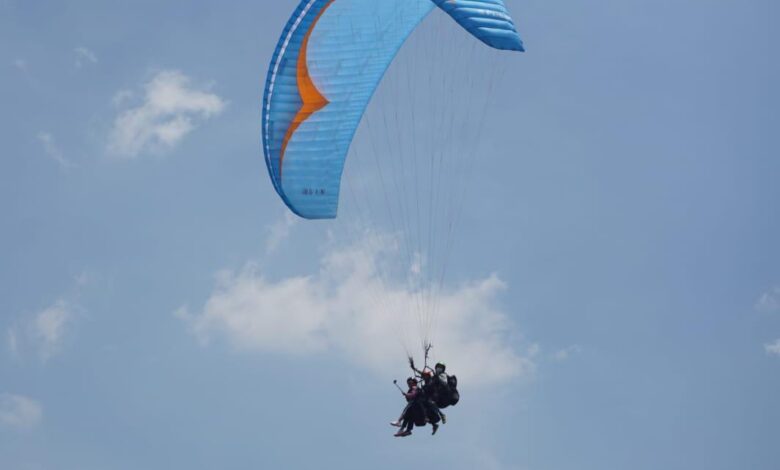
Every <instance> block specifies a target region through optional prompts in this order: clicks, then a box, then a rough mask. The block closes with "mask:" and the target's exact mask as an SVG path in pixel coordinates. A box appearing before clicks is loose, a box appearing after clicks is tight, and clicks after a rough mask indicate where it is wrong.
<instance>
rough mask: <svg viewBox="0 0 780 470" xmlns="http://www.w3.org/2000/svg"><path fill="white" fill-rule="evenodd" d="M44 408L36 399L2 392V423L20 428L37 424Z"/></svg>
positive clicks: (0, 407) (0, 421) (27, 427)
mask: <svg viewBox="0 0 780 470" xmlns="http://www.w3.org/2000/svg"><path fill="white" fill-rule="evenodd" d="M42 418H43V408H42V407H41V405H40V404H39V403H38V402H36V401H35V400H33V399H31V398H28V397H24V396H21V395H11V394H9V393H3V394H0V425H2V426H6V427H9V428H15V429H20V430H25V429H31V428H34V427H35V426H37V425H38V424H39V423H40V422H41V419H42Z"/></svg>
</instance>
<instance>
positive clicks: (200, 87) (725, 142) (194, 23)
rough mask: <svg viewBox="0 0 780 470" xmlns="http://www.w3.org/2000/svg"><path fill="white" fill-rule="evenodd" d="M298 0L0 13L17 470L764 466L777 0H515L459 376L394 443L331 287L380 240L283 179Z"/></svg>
mask: <svg viewBox="0 0 780 470" xmlns="http://www.w3.org/2000/svg"><path fill="white" fill-rule="evenodd" d="M296 3H297V2H294V1H292V0H291V1H281V0H278V1H274V2H253V4H252V5H250V4H248V2H222V3H220V4H217V3H216V2H214V3H207V2H179V1H169V2H163V3H162V4H161V3H160V2H150V1H137V2H114V1H108V0H104V1H73V2H67V3H66V2H43V1H42V2H29V1H25V2H22V1H14V0H0V13H1V14H0V70H2V73H0V103H2V107H1V108H0V129H2V134H0V135H2V136H3V139H2V141H3V151H2V157H1V158H0V214H1V215H2V230H0V467H2V468H4V469H5V468H9V469H14V470H16V469H24V470H26V469H42V470H45V469H71V468H72V469H138V468H145V469H157V468H160V469H163V468H164V469H170V468H177V469H178V468H186V469H201V468H202V469H213V468H231V469H232V468H236V469H241V468H344V469H351V468H356V469H364V468H377V469H383V468H395V467H397V466H403V465H415V464H420V463H422V462H424V461H425V460H424V459H430V458H431V457H432V456H434V457H435V459H434V461H435V462H436V463H435V464H434V465H437V467H436V468H451V469H461V468H463V469H470V468H475V467H477V466H480V467H483V468H489V469H493V468H495V469H513V470H514V469H528V470H536V469H540V470H541V469H549V470H558V469H600V470H601V469H605V468H606V469H625V468H632V469H657V468H665V469H691V468H707V469H734V468H751V469H772V468H777V466H778V462H780V449H779V448H778V446H777V445H776V441H777V435H778V423H780V404H779V403H778V398H777V397H778V396H780V250H779V249H778V244H777V240H780V211H779V210H778V201H779V200H780V184H778V175H780V160H778V158H777V156H778V154H780V144H779V143H778V139H777V134H776V132H777V129H778V113H777V109H778V104H780V103H778V98H779V96H778V92H777V88H776V86H775V84H776V83H777V82H778V79H780V77H779V76H778V63H777V61H776V60H774V57H775V56H776V54H775V53H773V52H772V51H773V49H774V46H775V44H776V43H777V41H778V37H777V33H776V31H775V28H774V25H775V24H776V22H777V20H778V19H779V18H780V17H779V15H778V10H779V8H778V6H777V5H776V4H775V3H773V2H770V1H759V0H755V1H744V0H743V1H736V0H735V1H731V0H723V1H717V2H712V1H710V2H705V1H703V0H702V1H697V0H687V1H676V2H647V1H638V0H622V1H604V2H598V3H596V4H592V3H591V4H585V3H578V2H570V1H564V2H542V1H536V0H534V1H519V0H517V1H515V0H510V1H508V2H507V4H508V6H509V8H510V10H511V11H512V13H513V15H514V16H515V17H516V20H517V22H518V25H519V28H520V30H521V33H522V35H523V38H524V40H525V43H526V46H527V48H528V52H527V53H526V54H524V55H522V56H516V57H513V58H512V59H511V60H508V61H507V63H506V64H505V67H506V73H505V74H504V78H503V80H502V81H501V82H500V84H499V85H497V88H496V94H497V95H498V96H500V97H501V99H500V100H499V102H498V103H497V104H496V105H495V106H494V107H493V108H491V115H492V120H491V121H490V122H491V126H490V129H489V130H488V131H487V134H486V137H485V146H486V147H485V152H486V153H488V154H489V158H488V157H486V158H483V159H482V165H481V166H480V169H479V171H477V172H474V174H473V175H471V177H472V178H473V181H472V185H473V188H475V190H473V191H472V192H471V193H470V198H469V200H468V201H467V202H466V203H465V204H464V220H463V222H462V224H461V230H460V231H459V234H458V238H459V240H458V247H459V249H458V250H457V251H456V253H455V255H454V256H453V259H454V260H455V261H454V262H453V264H454V266H453V268H452V275H451V282H450V284H449V288H448V290H447V291H446V293H445V294H444V295H443V297H444V298H445V299H447V300H448V301H450V304H449V305H450V307H449V310H447V312H449V314H451V315H453V317H452V318H454V319H456V320H457V321H453V322H450V324H451V325H453V324H454V325H456V326H453V327H452V329H451V330H448V331H447V332H446V334H445V336H446V337H447V340H448V341H449V342H450V343H449V344H451V345H452V347H451V349H450V350H449V351H446V350H445V351H444V352H443V353H442V354H446V355H447V356H448V363H449V365H450V367H451V368H452V369H453V370H455V371H456V372H457V371H458V370H459V367H460V370H461V371H462V372H463V373H465V374H466V377H469V378H472V380H470V382H472V383H466V384H464V387H465V388H464V392H466V393H464V400H463V402H462V403H461V404H460V405H458V407H457V408H454V409H453V410H452V411H451V412H450V413H449V417H450V420H449V422H448V424H447V425H446V427H445V428H443V429H442V431H441V434H440V435H437V436H436V437H435V438H431V437H430V436H428V435H427V432H425V430H422V432H420V433H415V436H414V439H406V440H398V439H393V438H392V437H391V435H390V433H391V431H392V430H391V428H389V426H387V421H388V420H390V419H392V418H394V417H395V416H396V414H397V413H398V411H399V409H400V407H401V405H402V404H401V400H400V397H399V396H398V394H397V392H396V391H395V389H394V388H393V387H392V386H391V385H392V383H391V380H392V379H393V378H403V377H404V375H403V374H405V373H406V372H405V370H404V364H403V354H402V353H399V352H398V351H390V350H385V349H384V347H383V346H382V345H381V344H380V342H378V341H374V340H375V339H376V338H375V337H374V336H372V334H376V332H374V331H373V329H372V328H374V327H384V326H385V323H383V322H384V321H386V320H387V318H386V317H382V314H381V312H369V311H366V312H362V311H361V312H351V310H350V309H353V310H359V308H358V307H362V306H364V304H360V303H358V302H357V301H356V302H355V303H349V302H346V301H345V299H351V298H353V297H354V296H352V295H351V294H352V293H354V292H355V291H354V290H349V289H358V291H359V288H360V286H364V285H365V284H366V283H370V282H371V281H372V280H374V278H373V277H372V276H371V273H370V272H369V274H366V273H365V272H363V271H361V270H360V269H359V268H360V266H363V264H361V263H366V262H367V263H369V264H370V263H371V262H372V261H373V260H375V258H376V257H377V256H379V254H377V253H376V251H375V248H371V247H368V248H366V246H363V245H348V246H337V245H334V243H333V237H334V235H333V233H335V232H332V230H331V229H332V227H331V226H329V225H323V224H306V223H301V222H294V221H292V219H288V218H287V217H286V215H285V210H284V207H283V205H282V204H281V202H280V201H279V199H278V197H277V196H276V195H275V193H274V192H273V188H272V187H271V184H270V182H269V181H268V178H267V174H266V170H265V166H264V162H263V158H262V150H261V147H260V141H259V139H260V137H259V136H260V112H259V108H260V100H261V95H262V83H263V81H264V78H265V73H266V69H267V67H268V62H269V60H270V56H271V53H272V52H273V48H274V46H275V45H276V41H277V39H278V36H279V34H280V32H281V29H282V26H283V24H284V22H285V21H286V20H287V18H288V17H289V15H290V13H291V11H292V10H293V9H294V7H295V4H296ZM486 208H487V209H486ZM336 237H337V235H336ZM372 250H374V251H372ZM345 259H346V260H347V261H346V263H347V264H346V268H344V265H342V264H339V262H340V261H339V260H341V261H343V260H345ZM366 260H368V261H366ZM344 270H346V273H345V272H344ZM355 286H357V287H355ZM342 288H343V289H342ZM302 292H309V293H311V292H315V293H316V295H311V296H305V295H300V294H301V293H302ZM390 293H391V294H392V293H396V294H397V293H398V292H396V291H392V290H391V291H390ZM385 294H387V292H385ZM290 299H295V300H296V301H299V302H300V304H299V305H298V304H296V306H295V308H291V307H289V306H287V307H284V306H285V305H288V303H289V302H288V301H289V300H290ZM345 302H346V303H345ZM285 308H287V309H288V310H285ZM268 312H271V313H268ZM345 312H351V313H350V314H349V315H345ZM372 313H376V315H373V316H372ZM360 314H362V315H363V316H360ZM366 318H368V319H370V321H369V320H365V319H366ZM280 319H282V320H285V322H282V323H283V324H282V326H279V324H280ZM496 325H498V326H496ZM464 332H473V333H474V334H472V335H466V334H464ZM478 347H479V348H478ZM475 348H476V349H479V350H480V351H483V350H485V351H488V354H486V355H480V354H471V353H464V352H463V351H467V352H468V351H473V350H476V349H475ZM388 351H390V352H388ZM496 357H498V358H499V359H500V360H494V359H495V358H496ZM480 372H482V373H484V374H485V375H486V376H487V380H485V381H484V383H479V381H477V380H474V378H476V377H477V376H478V375H477V374H478V373H480ZM461 375H462V374H461Z"/></svg>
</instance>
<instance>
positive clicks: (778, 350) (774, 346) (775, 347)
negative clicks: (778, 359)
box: [764, 339, 780, 356]
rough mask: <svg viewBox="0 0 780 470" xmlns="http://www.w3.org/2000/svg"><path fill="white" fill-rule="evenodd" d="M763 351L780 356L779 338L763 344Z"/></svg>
mask: <svg viewBox="0 0 780 470" xmlns="http://www.w3.org/2000/svg"><path fill="white" fill-rule="evenodd" d="M764 351H766V353H767V354H769V355H772V356H780V339H777V340H775V342H774V343H770V344H765V345H764Z"/></svg>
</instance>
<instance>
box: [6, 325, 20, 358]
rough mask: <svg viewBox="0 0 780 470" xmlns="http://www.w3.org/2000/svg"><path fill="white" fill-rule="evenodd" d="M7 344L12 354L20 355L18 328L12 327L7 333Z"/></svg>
mask: <svg viewBox="0 0 780 470" xmlns="http://www.w3.org/2000/svg"><path fill="white" fill-rule="evenodd" d="M6 345H7V346H8V352H10V353H11V356H14V357H16V356H18V355H19V337H18V335H17V332H16V328H14V327H11V328H9V329H8V332H7V333H6Z"/></svg>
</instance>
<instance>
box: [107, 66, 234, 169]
mask: <svg viewBox="0 0 780 470" xmlns="http://www.w3.org/2000/svg"><path fill="white" fill-rule="evenodd" d="M190 82H191V80H190V78H189V77H187V76H186V75H184V74H182V73H181V72H178V71H174V70H166V71H162V72H160V73H158V74H157V75H155V76H154V77H153V78H152V79H151V80H150V81H149V82H148V83H146V84H145V86H144V92H145V96H144V100H143V103H141V104H140V105H139V106H137V107H133V108H129V109H125V110H123V111H121V112H120V113H119V115H118V116H117V118H116V119H115V121H114V126H113V129H112V130H111V134H110V136H109V150H110V151H111V152H112V153H115V154H116V155H119V156H123V157H128V158H132V157H137V156H138V155H139V154H140V153H142V152H144V151H147V150H149V151H153V152H156V151H161V150H165V149H170V148H172V147H174V146H175V145H176V144H178V143H179V142H180V141H181V140H182V139H183V138H184V137H185V136H186V135H187V134H189V133H190V132H192V131H193V130H194V129H195V128H196V126H197V124H198V122H199V121H201V120H204V119H207V118H210V117H213V116H216V115H218V114H220V113H221V112H222V111H223V109H224V108H225V106H226V103H225V101H223V100H222V99H221V98H220V97H219V96H217V95H215V94H211V93H208V92H206V91H201V90H197V89H195V88H193V87H192V86H191V83H190ZM131 96H132V95H130V94H128V92H127V91H126V90H125V91H121V92H119V93H118V94H117V95H116V96H115V98H114V103H115V104H116V103H118V104H119V105H120V106H122V105H124V104H126V103H127V101H128V99H130V98H131Z"/></svg>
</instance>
